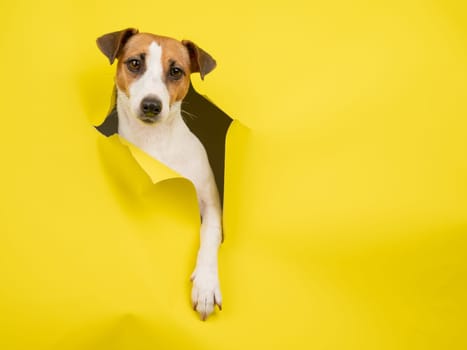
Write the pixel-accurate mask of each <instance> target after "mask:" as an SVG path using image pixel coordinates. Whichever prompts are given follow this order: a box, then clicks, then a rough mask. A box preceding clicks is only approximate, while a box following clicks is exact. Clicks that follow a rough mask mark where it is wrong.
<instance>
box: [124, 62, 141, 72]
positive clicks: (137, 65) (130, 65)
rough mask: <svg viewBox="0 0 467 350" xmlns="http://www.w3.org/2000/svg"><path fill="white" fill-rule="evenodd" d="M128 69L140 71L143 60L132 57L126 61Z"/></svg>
mask: <svg viewBox="0 0 467 350" xmlns="http://www.w3.org/2000/svg"><path fill="white" fill-rule="evenodd" d="M126 66H127V67H128V70H129V71H130V72H133V73H138V72H139V70H140V69H141V61H140V60H137V59H131V60H129V61H128V62H127V63H126Z"/></svg>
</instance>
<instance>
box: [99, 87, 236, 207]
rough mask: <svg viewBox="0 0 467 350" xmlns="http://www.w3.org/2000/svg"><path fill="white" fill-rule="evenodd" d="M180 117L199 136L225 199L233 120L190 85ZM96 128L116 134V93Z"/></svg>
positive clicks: (104, 133) (221, 195)
mask: <svg viewBox="0 0 467 350" xmlns="http://www.w3.org/2000/svg"><path fill="white" fill-rule="evenodd" d="M182 116H183V119H184V121H185V123H186V125H187V126H188V127H189V128H190V130H191V132H192V133H193V134H195V135H196V137H198V139H199V140H200V141H201V143H202V144H203V145H204V148H205V149H206V152H207V154H208V158H209V163H210V164H211V168H212V171H213V172H214V177H215V179H216V185H217V189H218V190H219V196H220V198H221V202H223V199H224V167H225V141H226V140H225V138H226V135H227V130H228V129H229V126H230V124H231V123H232V118H230V117H229V116H228V115H227V114H226V113H224V112H223V111H222V110H221V109H220V108H218V107H217V106H215V105H214V104H213V103H212V102H211V101H209V100H208V99H207V98H206V97H204V96H202V95H200V94H199V93H198V92H196V90H195V89H194V88H193V85H191V84H190V89H189V90H188V94H187V96H186V97H185V99H184V100H183V102H182ZM96 129H97V130H98V131H99V132H100V133H102V134H103V135H105V136H111V135H113V134H116V133H118V113H117V108H116V93H115V89H114V94H113V97H112V105H111V108H110V111H109V114H108V115H107V117H106V118H105V120H104V122H103V123H102V124H101V125H99V126H96Z"/></svg>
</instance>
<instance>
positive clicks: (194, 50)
mask: <svg viewBox="0 0 467 350" xmlns="http://www.w3.org/2000/svg"><path fill="white" fill-rule="evenodd" d="M182 44H183V45H184V46H185V47H186V48H187V49H188V53H189V55H190V64H191V72H192V73H193V72H199V74H200V75H201V79H203V80H204V76H205V75H206V74H208V73H209V72H211V71H212V70H213V69H214V68H216V60H215V59H214V58H212V57H211V55H209V54H208V53H207V52H206V51H204V50H203V49H201V48H199V47H198V46H196V44H195V43H193V42H192V41H190V40H182Z"/></svg>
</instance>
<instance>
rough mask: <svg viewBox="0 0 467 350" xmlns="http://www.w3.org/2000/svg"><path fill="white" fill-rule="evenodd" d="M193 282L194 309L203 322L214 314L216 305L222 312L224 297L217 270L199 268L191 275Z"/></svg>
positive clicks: (192, 300) (192, 299) (192, 298)
mask: <svg viewBox="0 0 467 350" xmlns="http://www.w3.org/2000/svg"><path fill="white" fill-rule="evenodd" d="M191 281H192V282H193V288H192V290H191V302H192V304H193V309H194V310H195V311H197V312H198V314H199V316H200V317H201V319H202V320H203V321H205V320H206V318H207V317H208V316H209V315H210V314H212V313H213V311H214V308H215V306H216V305H217V306H218V307H219V310H222V296H221V290H220V287H219V278H218V276H217V271H216V269H210V268H205V267H197V268H196V270H195V271H194V272H193V274H192V275H191Z"/></svg>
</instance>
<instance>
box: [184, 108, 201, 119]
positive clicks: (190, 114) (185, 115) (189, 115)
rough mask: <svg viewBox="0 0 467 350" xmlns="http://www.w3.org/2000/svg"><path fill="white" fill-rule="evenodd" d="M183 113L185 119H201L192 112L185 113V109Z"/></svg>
mask: <svg viewBox="0 0 467 350" xmlns="http://www.w3.org/2000/svg"><path fill="white" fill-rule="evenodd" d="M181 112H182V117H183V118H185V117H189V118H191V119H197V118H199V117H198V116H197V115H195V114H193V113H190V112H187V111H185V110H183V109H182V110H181Z"/></svg>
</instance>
